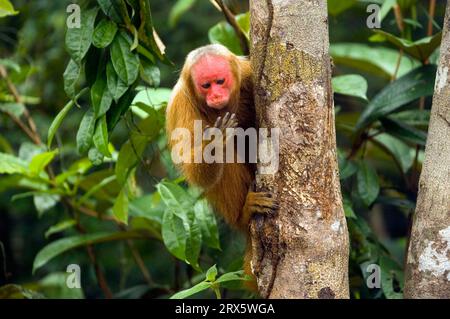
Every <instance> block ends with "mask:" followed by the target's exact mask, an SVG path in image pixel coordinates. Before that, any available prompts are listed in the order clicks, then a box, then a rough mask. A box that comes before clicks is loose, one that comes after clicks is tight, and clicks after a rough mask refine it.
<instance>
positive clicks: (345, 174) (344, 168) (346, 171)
mask: <svg viewBox="0 0 450 319" xmlns="http://www.w3.org/2000/svg"><path fill="white" fill-rule="evenodd" d="M338 162H339V177H340V179H341V180H342V181H343V180H345V179H347V178H349V177H351V176H352V175H353V174H355V173H356V171H357V170H358V167H357V166H356V164H355V163H353V161H350V160H347V159H346V157H345V154H344V153H343V152H338Z"/></svg>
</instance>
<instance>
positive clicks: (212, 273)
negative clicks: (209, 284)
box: [206, 265, 217, 281]
mask: <svg viewBox="0 0 450 319" xmlns="http://www.w3.org/2000/svg"><path fill="white" fill-rule="evenodd" d="M216 277H217V267H216V265H214V266H212V267H211V268H209V269H208V270H207V271H206V280H207V281H214V280H216Z"/></svg>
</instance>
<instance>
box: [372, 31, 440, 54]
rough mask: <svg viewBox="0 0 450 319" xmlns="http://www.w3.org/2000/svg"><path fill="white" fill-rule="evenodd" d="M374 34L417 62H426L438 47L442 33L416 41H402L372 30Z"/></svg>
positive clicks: (388, 34) (383, 32) (391, 35)
mask: <svg viewBox="0 0 450 319" xmlns="http://www.w3.org/2000/svg"><path fill="white" fill-rule="evenodd" d="M374 32H375V33H376V34H377V35H380V36H381V37H382V39H383V40H387V41H389V42H390V43H392V44H393V45H395V46H396V47H397V48H399V49H403V51H405V52H406V53H407V54H409V55H410V56H412V57H413V58H415V59H418V60H419V61H426V60H427V59H428V58H429V57H430V55H431V54H432V53H433V52H434V50H436V49H437V48H438V47H439V45H440V44H441V39H442V32H439V33H436V34H435V35H434V36H431V37H426V38H423V39H420V40H417V41H410V40H407V39H402V38H399V37H396V36H395V35H393V34H390V33H387V32H385V31H383V30H374Z"/></svg>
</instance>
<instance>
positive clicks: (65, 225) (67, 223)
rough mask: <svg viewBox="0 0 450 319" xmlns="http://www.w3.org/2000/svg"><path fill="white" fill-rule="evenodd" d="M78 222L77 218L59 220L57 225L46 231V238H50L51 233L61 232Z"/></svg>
mask: <svg viewBox="0 0 450 319" xmlns="http://www.w3.org/2000/svg"><path fill="white" fill-rule="evenodd" d="M76 224H77V221H76V220H75V219H66V220H63V221H61V222H59V223H58V224H56V225H53V226H51V227H50V228H49V229H48V230H47V231H46V232H45V238H49V237H50V236H51V235H53V234H56V233H60V232H62V231H64V230H66V229H69V228H72V227H73V226H75V225H76Z"/></svg>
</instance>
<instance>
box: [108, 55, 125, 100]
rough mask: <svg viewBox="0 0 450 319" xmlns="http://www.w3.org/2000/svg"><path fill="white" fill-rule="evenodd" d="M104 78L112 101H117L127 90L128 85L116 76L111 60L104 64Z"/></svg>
mask: <svg viewBox="0 0 450 319" xmlns="http://www.w3.org/2000/svg"><path fill="white" fill-rule="evenodd" d="M106 80H107V83H108V90H109V93H110V94H111V95H112V97H113V99H114V101H116V102H117V101H118V100H119V99H120V98H121V97H122V95H123V94H124V93H125V92H126V91H127V90H128V85H127V84H126V83H125V82H123V81H122V80H121V79H120V78H119V77H118V76H117V74H116V71H114V67H113V65H112V63H111V61H109V62H108V64H107V65H106Z"/></svg>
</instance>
